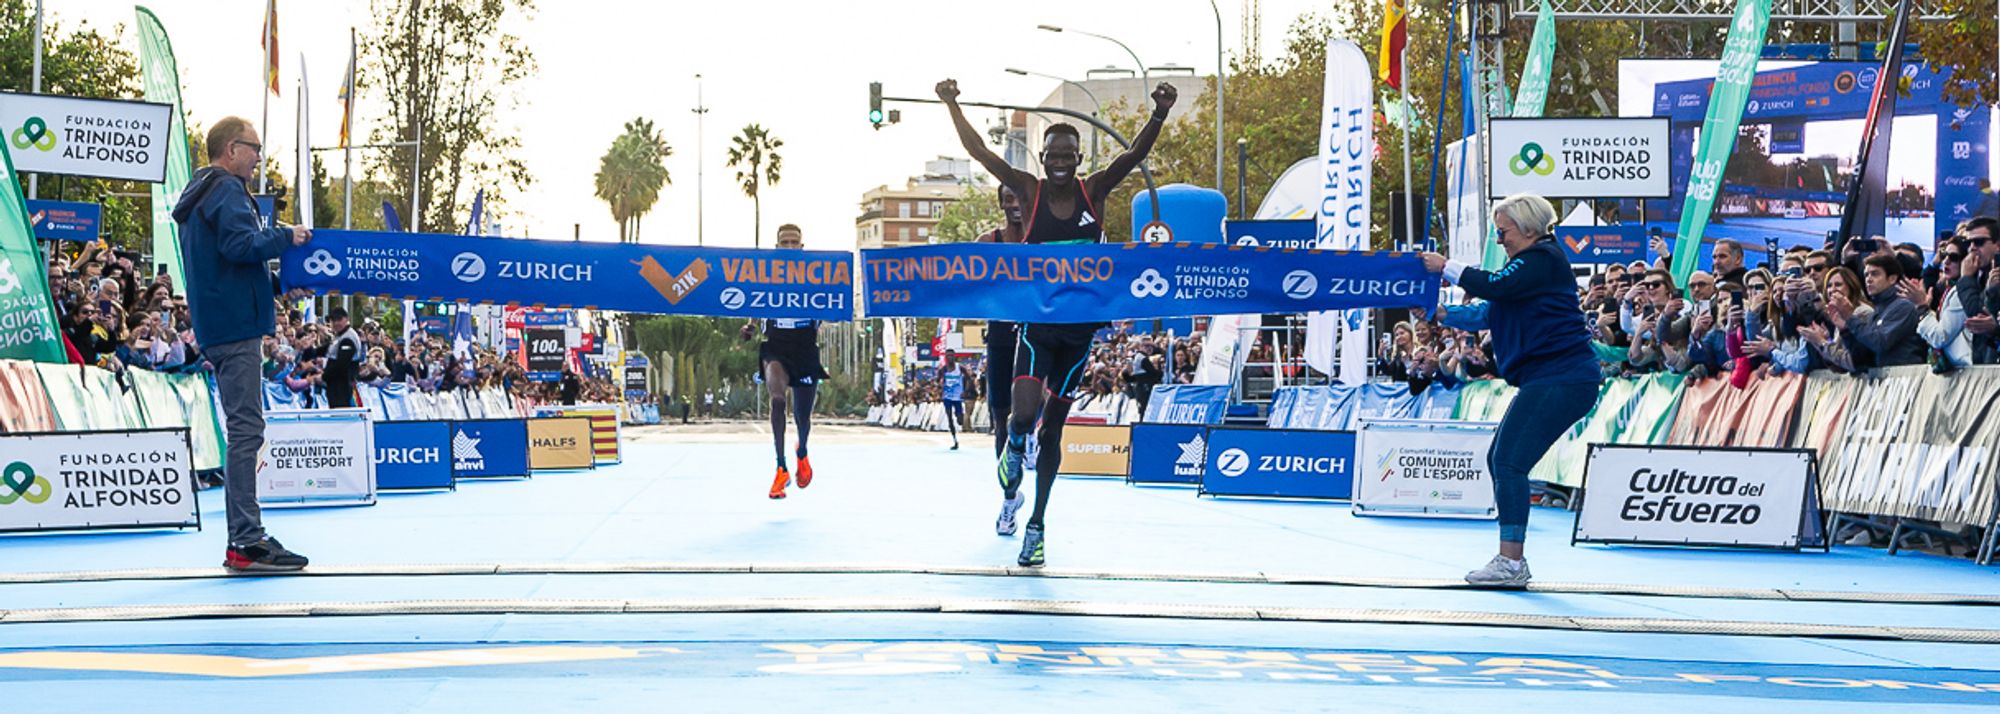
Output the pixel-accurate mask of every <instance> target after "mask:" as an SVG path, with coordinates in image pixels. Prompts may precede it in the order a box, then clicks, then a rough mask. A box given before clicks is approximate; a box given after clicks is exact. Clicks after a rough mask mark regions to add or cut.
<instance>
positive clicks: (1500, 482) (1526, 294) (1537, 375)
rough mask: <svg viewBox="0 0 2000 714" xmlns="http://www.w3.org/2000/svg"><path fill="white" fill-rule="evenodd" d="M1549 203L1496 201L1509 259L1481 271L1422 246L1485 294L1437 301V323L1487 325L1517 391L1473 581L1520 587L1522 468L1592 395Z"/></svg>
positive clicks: (1591, 366) (1583, 332) (1523, 573)
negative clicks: (1494, 543) (1492, 526)
mask: <svg viewBox="0 0 2000 714" xmlns="http://www.w3.org/2000/svg"><path fill="white" fill-rule="evenodd" d="M1555 222H1556V210H1555V207H1554V206H1551V205H1549V202H1548V201H1547V200H1544V199H1542V198H1541V197H1540V196H1531V195H1528V194H1515V195H1512V196H1508V197H1507V198H1505V199H1502V200H1501V201H1500V202H1499V203H1497V204H1494V206H1493V224H1494V227H1495V228H1496V229H1497V232H1498V238H1499V240H1500V247H1501V248H1504V249H1506V251H1507V264H1506V265H1504V266H1501V268H1500V269H1499V270H1496V271H1492V272H1488V271H1485V270H1480V269H1479V268H1475V267H1472V266H1470V265H1467V264H1464V263H1460V262H1458V261H1455V260H1446V259H1445V257H1444V256H1442V255H1439V254H1437V253H1424V254H1423V258H1424V267H1425V268H1427V269H1429V270H1430V271H1431V272H1443V273H1444V277H1445V279H1447V280H1450V281H1451V282H1453V283H1456V284H1457V285H1458V286H1459V287H1460V288H1462V289H1464V290H1465V294H1467V295H1470V296H1472V297H1475V298H1479V299H1480V300H1483V301H1484V302H1481V303H1473V304H1471V305H1466V306H1452V307H1446V308H1445V309H1444V320H1443V322H1444V324H1445V325H1446V326H1449V327H1455V328H1458V329H1462V330H1488V331H1490V332H1491V334H1492V338H1493V356H1494V362H1495V363H1496V364H1495V366H1496V368H1497V371H1498V372H1499V375H1500V377H1501V378H1502V379H1505V380H1507V383H1508V384H1512V385H1514V386H1515V387H1516V388H1517V389H1518V390H1519V391H1518V393H1517V394H1516V396H1515V397H1514V402H1513V403H1512V404H1511V405H1509V406H1508V407H1507V414H1506V416H1504V417H1502V418H1501V419H1500V428H1499V429H1498V430H1497V431H1496V432H1495V433H1494V436H1493V446H1492V448H1491V449H1490V450H1489V451H1488V452H1487V456H1486V463H1487V469H1488V470H1489V471H1490V472H1491V473H1492V474H1493V501H1494V504H1495V505H1496V506H1497V507H1498V509H1499V511H1500V553H1499V554H1498V555H1495V556H1493V560H1492V561H1490V562H1488V563H1487V564H1486V566H1485V567H1482V568H1480V569H1478V570H1474V571H1472V572H1470V573H1467V574H1466V575H1465V581H1466V582H1468V583H1471V584H1473V585H1484V586H1491V587H1524V586H1526V585H1527V584H1528V579H1529V577H1530V576H1529V574H1528V561H1527V558H1526V556H1525V555H1524V553H1523V549H1522V544H1523V542H1524V541H1526V540H1527V535H1528V471H1529V470H1531V469H1533V468H1534V467H1535V462H1537V461H1540V460H1541V459H1542V455H1543V454H1545V453H1547V452H1548V450H1549V447H1550V446H1552V445H1554V444H1555V442H1556V440H1557V439H1558V438H1561V437H1562V435H1563V434H1564V433H1565V432H1568V431H1569V429H1570V427H1571V426H1573V425H1575V424H1576V422H1577V420H1578V419H1582V418H1583V416H1584V415H1585V414H1587V413H1589V412H1590V408H1591V406H1592V405H1594V404H1596V402H1597V388H1598V367H1597V360H1596V358H1595V357H1594V356H1593V355H1592V353H1591V350H1590V332H1589V330H1588V329H1587V328H1586V327H1585V325H1584V317H1583V310H1582V309H1581V308H1579V307H1577V297H1576V278H1575V276H1574V274H1573V273H1572V272H1571V271H1570V265H1569V258H1567V257H1565V256H1564V255H1563V252H1562V248H1561V247H1560V246H1558V245H1556V242H1555V237H1554V236H1552V235H1550V229H1551V228H1553V227H1554V226H1555Z"/></svg>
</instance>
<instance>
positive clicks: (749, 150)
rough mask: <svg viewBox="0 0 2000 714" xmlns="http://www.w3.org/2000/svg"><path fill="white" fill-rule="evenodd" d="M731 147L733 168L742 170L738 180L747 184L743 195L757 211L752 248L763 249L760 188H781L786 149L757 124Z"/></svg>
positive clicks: (748, 128) (730, 153)
mask: <svg viewBox="0 0 2000 714" xmlns="http://www.w3.org/2000/svg"><path fill="white" fill-rule="evenodd" d="M729 141H730V146H729V165H730V166H740V167H742V168H739V169H737V171H736V180H737V181H738V182H740V183H742V184H743V195H745V196H749V197H750V201H751V203H752V204H753V205H754V206H755V207H756V211H757V214H756V215H757V217H756V220H755V222H753V223H752V224H751V225H752V228H751V230H753V231H755V233H754V234H753V235H752V236H751V245H752V246H755V247H759V248H761V247H763V239H764V201H763V198H762V197H761V192H760V191H758V189H759V188H761V187H763V186H765V185H771V186H776V185H778V171H779V169H780V167H781V166H782V165H783V164H784V160H785V159H784V157H782V156H779V155H778V149H779V147H782V146H784V145H785V141H784V140H783V139H779V138H778V137H775V136H771V132H769V131H766V130H765V129H764V127H761V126H758V125H756V124H751V125H749V126H746V127H743V133H741V134H738V135H736V136H735V137H732V138H731V139H730V140H729Z"/></svg>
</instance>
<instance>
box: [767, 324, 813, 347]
mask: <svg viewBox="0 0 2000 714" xmlns="http://www.w3.org/2000/svg"><path fill="white" fill-rule="evenodd" d="M764 341H765V342H770V343H773V344H783V345H816V344H819V321H818V320H806V319H796V318H775V319H773V318H766V319H765V320H764Z"/></svg>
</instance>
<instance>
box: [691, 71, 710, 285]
mask: <svg viewBox="0 0 2000 714" xmlns="http://www.w3.org/2000/svg"><path fill="white" fill-rule="evenodd" d="M693 111H694V244H695V245H707V244H708V240H707V233H706V231H707V227H708V224H707V222H706V221H705V220H704V219H703V216H702V211H703V209H704V206H705V205H706V204H707V203H708V200H707V198H706V196H707V181H706V180H705V178H704V177H705V174H704V173H703V169H704V166H703V164H704V162H703V161H702V152H703V151H704V149H705V148H706V140H705V139H704V138H703V135H702V128H703V124H704V123H705V120H706V119H708V105H707V104H706V103H704V102H703V101H702V94H701V75H699V74H697V75H695V76H694V110H693Z"/></svg>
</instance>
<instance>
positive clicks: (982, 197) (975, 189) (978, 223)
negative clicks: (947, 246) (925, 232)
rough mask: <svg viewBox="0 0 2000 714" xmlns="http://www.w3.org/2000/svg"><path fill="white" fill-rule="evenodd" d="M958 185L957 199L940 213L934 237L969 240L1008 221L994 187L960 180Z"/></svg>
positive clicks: (941, 240) (932, 232)
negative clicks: (1002, 213)
mask: <svg viewBox="0 0 2000 714" xmlns="http://www.w3.org/2000/svg"><path fill="white" fill-rule="evenodd" d="M959 188H960V191H959V195H958V200H956V201H952V202H950V203H947V204H945V206H944V210H943V211H941V212H939V213H938V222H937V226H936V227H934V228H932V229H931V237H933V238H936V239H937V242H939V243H970V242H972V241H973V240H975V239H977V238H978V237H979V236H982V235H985V234H986V233H989V232H991V231H992V230H993V229H995V228H999V227H1000V223H1001V222H1002V221H1004V220H1006V217H1005V216H1002V215H1001V214H1000V196H999V194H998V193H995V189H994V188H993V187H992V186H988V185H985V184H978V183H973V182H971V181H961V182H959Z"/></svg>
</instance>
